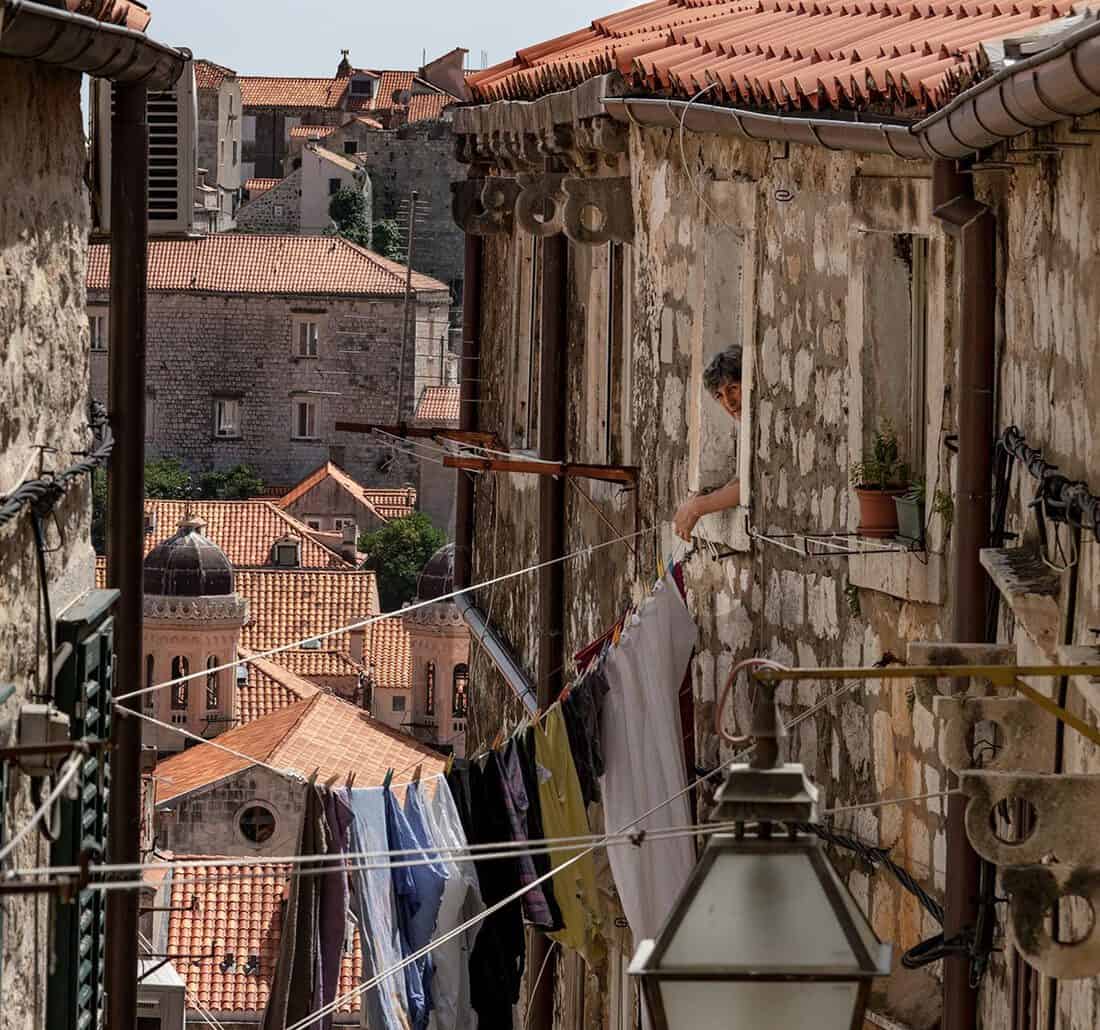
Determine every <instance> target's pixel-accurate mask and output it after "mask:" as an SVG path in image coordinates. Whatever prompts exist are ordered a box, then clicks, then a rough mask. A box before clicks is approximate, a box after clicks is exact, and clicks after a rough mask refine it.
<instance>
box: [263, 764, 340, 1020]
mask: <svg viewBox="0 0 1100 1030" xmlns="http://www.w3.org/2000/svg"><path fill="white" fill-rule="evenodd" d="M297 853H298V854H299V855H325V854H327V853H328V840H327V831H326V828H325V804H324V800H323V798H322V796H321V792H320V791H319V789H318V788H317V787H316V786H315V785H314V783H313V782H312V781H310V782H309V783H308V784H306V803H305V812H304V813H303V815H302V828H301V830H300V831H299V835H298V851H297ZM323 879H325V877H318V876H300V875H298V873H297V872H293V873H291V876H290V883H289V884H288V893H287V901H286V908H285V909H284V916H283V926H282V933H281V935H280V940H279V957H278V959H277V960H276V963H275V975H274V977H273V978H272V981H271V992H270V994H269V995H268V999H267V1006H266V1008H265V1009H264V1022H263V1030H283V1028H284V1027H286V1026H289V1025H291V1024H292V1023H297V1022H299V1021H301V1020H302V1019H304V1018H305V1017H306V1016H308V1015H309V1014H310V1013H311V1012H313V1011H314V1010H315V1004H316V998H317V997H318V993H319V990H320V984H319V983H318V976H319V972H320V968H321V927H320V918H321V892H322V888H321V881H322V880H323ZM341 926H343V919H341Z"/></svg>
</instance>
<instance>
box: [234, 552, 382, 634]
mask: <svg viewBox="0 0 1100 1030" xmlns="http://www.w3.org/2000/svg"><path fill="white" fill-rule="evenodd" d="M236 578H237V592H238V593H239V594H241V595H242V596H244V597H246V598H248V610H249V620H248V623H247V624H246V625H245V627H244V629H243V630H242V632H241V644H242V646H244V647H247V648H249V649H250V650H253V651H267V650H270V649H271V648H274V647H281V646H283V645H285V644H290V643H293V642H294V641H296V640H306V639H308V638H310V637H313V636H316V635H318V634H321V633H325V632H327V631H329V630H333V629H336V628H338V627H340V626H348V625H350V624H352V623H354V622H358V621H361V620H363V619H369V618H370V617H371V616H372V615H377V614H378V613H379V606H378V586H377V583H376V581H375V578H374V573H372V572H306V571H303V570H301V569H285V570H284V569H264V570H241V571H239V572H237V577H236ZM366 632H367V633H368V635H369V632H370V629H369V627H368V628H367V630H366ZM321 646H322V647H323V648H325V649H327V650H331V651H343V652H344V653H346V654H350V653H351V635H350V634H349V633H340V634H338V635H336V636H333V637H325V638H324V639H323V640H322V642H321Z"/></svg>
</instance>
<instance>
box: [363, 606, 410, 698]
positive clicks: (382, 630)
mask: <svg viewBox="0 0 1100 1030" xmlns="http://www.w3.org/2000/svg"><path fill="white" fill-rule="evenodd" d="M370 629H371V641H370V654H371V666H372V668H371V671H372V672H373V674H374V682H375V683H376V684H377V685H378V686H380V687H384V688H387V689H390V690H408V689H410V687H411V686H412V682H411V678H410V661H409V631H408V630H407V629H406V628H405V620H404V619H402V618H401V616H399V615H398V616H395V617H394V618H392V619H383V620H382V621H381V622H376V623H374V624H373V625H372V626H371V628H370Z"/></svg>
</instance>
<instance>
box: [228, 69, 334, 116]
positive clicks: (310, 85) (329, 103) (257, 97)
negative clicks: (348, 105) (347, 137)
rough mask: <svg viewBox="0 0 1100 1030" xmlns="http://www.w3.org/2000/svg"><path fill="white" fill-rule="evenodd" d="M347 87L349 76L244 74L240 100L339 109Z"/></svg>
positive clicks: (246, 103)
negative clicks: (322, 77) (286, 76)
mask: <svg viewBox="0 0 1100 1030" xmlns="http://www.w3.org/2000/svg"><path fill="white" fill-rule="evenodd" d="M347 88H348V79H347V78H338V79H301V78H280V77H275V76H262V75H242V76H241V103H242V104H243V105H244V106H245V107H319V108H326V109H328V110H337V109H339V107H340V105H341V103H342V101H343V99H344V93H345V92H346V91H347Z"/></svg>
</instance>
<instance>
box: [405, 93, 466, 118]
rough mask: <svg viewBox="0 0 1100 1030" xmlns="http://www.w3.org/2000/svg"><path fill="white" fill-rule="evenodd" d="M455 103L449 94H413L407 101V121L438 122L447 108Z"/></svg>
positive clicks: (455, 100)
mask: <svg viewBox="0 0 1100 1030" xmlns="http://www.w3.org/2000/svg"><path fill="white" fill-rule="evenodd" d="M457 103H458V100H457V99H456V98H455V97H452V96H451V95H450V94H449V93H414V94H413V96H412V97H411V98H410V100H409V121H410V122H434V121H438V120H439V119H440V118H441V117H442V116H443V112H444V111H446V110H447V108H448V107H450V106H451V105H452V104H457Z"/></svg>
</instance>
